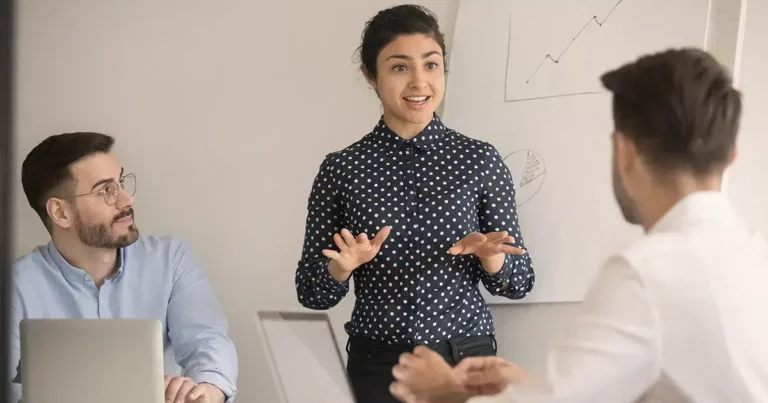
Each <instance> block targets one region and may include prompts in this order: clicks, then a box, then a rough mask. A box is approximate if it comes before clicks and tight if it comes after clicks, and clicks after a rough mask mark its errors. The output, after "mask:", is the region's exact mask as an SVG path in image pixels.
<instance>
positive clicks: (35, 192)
mask: <svg viewBox="0 0 768 403" xmlns="http://www.w3.org/2000/svg"><path fill="white" fill-rule="evenodd" d="M114 143H115V140H114V138H112V137H111V136H108V135H106V134H101V133H92V132H77V133H64V134H58V135H55V136H50V137H48V138H47V139H45V140H43V141H42V142H41V143H40V144H38V145H37V146H35V148H33V149H32V151H30V152H29V154H27V158H25V159H24V163H22V165H21V184H22V186H23V188H24V193H25V194H26V196H27V201H28V202H29V205H30V206H31V207H32V209H34V210H35V212H36V213H37V215H39V216H40V219H41V220H43V224H45V227H46V228H47V229H48V231H51V220H50V219H49V217H48V210H47V209H46V204H47V203H48V199H50V198H51V197H64V196H72V195H71V194H67V193H68V192H71V189H69V188H67V185H69V184H71V183H72V181H73V179H74V178H72V172H71V171H70V169H69V168H70V166H71V165H72V164H74V163H75V162H77V161H79V160H81V159H83V158H85V157H88V156H90V155H93V154H96V153H108V152H110V151H111V150H112V146H113V145H114Z"/></svg>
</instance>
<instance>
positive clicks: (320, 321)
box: [259, 312, 354, 403]
mask: <svg viewBox="0 0 768 403" xmlns="http://www.w3.org/2000/svg"><path fill="white" fill-rule="evenodd" d="M259 320H260V321H261V325H262V329H263V330H264V338H265V340H264V341H265V343H266V345H267V349H268V350H269V351H268V352H267V353H268V355H269V356H270V359H271V360H272V368H273V371H276V375H277V377H278V378H279V380H280V384H281V385H278V387H279V388H281V389H282V390H283V394H284V395H285V397H286V399H287V403H310V402H312V403H354V399H353V398H352V392H351V390H350V387H349V383H348V381H347V377H346V370H345V369H344V365H343V363H342V360H341V357H340V356H339V350H338V346H337V344H336V340H335V338H334V336H333V331H332V329H331V327H330V323H329V321H328V319H327V317H326V316H325V315H323V314H313V313H306V314H304V313H263V312H262V313H259Z"/></svg>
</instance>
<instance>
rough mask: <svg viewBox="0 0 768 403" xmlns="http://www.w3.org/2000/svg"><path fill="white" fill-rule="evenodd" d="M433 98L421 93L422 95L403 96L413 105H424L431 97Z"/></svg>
mask: <svg viewBox="0 0 768 403" xmlns="http://www.w3.org/2000/svg"><path fill="white" fill-rule="evenodd" d="M430 98H432V97H431V96H428V95H421V96H411V97H403V99H405V101H406V102H408V103H409V104H413V105H423V104H425V103H427V101H429V99H430Z"/></svg>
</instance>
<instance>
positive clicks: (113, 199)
mask: <svg viewBox="0 0 768 403" xmlns="http://www.w3.org/2000/svg"><path fill="white" fill-rule="evenodd" d="M120 188H122V189H123V190H124V191H125V193H128V195H130V196H133V195H135V194H136V175H134V174H127V175H125V176H123V177H122V178H120V183H119V184H118V183H117V182H115V181H111V182H107V183H106V185H102V187H101V189H99V190H98V191H97V192H95V193H94V192H89V193H83V194H79V195H74V196H72V197H73V198H74V197H81V196H89V195H92V194H96V195H101V196H102V197H103V198H104V202H106V203H107V205H108V206H114V205H115V203H117V200H118V199H119V198H120Z"/></svg>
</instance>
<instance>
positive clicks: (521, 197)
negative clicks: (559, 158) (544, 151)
mask: <svg viewBox="0 0 768 403" xmlns="http://www.w3.org/2000/svg"><path fill="white" fill-rule="evenodd" d="M504 163H505V164H506V165H507V167H508V168H509V170H510V172H511V173H512V179H513V180H514V183H515V202H516V203H517V206H518V207H520V206H523V205H524V204H525V203H528V202H529V201H530V200H531V199H533V197H534V196H536V194H537V193H539V190H541V185H543V184H544V179H545V178H546V177H547V166H546V164H544V158H542V157H541V155H539V154H538V153H536V152H535V151H532V150H517V151H515V152H513V153H511V154H509V155H507V156H506V157H504Z"/></svg>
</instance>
